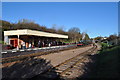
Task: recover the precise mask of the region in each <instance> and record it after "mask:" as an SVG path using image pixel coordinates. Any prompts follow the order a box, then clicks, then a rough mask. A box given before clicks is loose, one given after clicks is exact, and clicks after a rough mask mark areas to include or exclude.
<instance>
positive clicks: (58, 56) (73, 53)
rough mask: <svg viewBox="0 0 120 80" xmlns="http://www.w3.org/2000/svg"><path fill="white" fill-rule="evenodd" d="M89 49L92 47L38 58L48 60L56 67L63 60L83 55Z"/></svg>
mask: <svg viewBox="0 0 120 80" xmlns="http://www.w3.org/2000/svg"><path fill="white" fill-rule="evenodd" d="M90 48H92V46H87V47H84V48H78V49H73V50H67V51H61V52H58V53H54V54H48V55H42V56H40V57H39V58H44V59H47V60H50V61H51V64H52V65H53V66H57V65H59V64H60V63H62V62H64V61H65V60H68V59H70V58H72V57H75V56H76V55H78V54H80V53H83V52H85V51H86V50H88V49H90Z"/></svg>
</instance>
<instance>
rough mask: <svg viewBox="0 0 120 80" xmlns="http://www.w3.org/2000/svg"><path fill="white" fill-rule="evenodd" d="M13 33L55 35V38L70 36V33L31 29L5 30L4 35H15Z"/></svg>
mask: <svg viewBox="0 0 120 80" xmlns="http://www.w3.org/2000/svg"><path fill="white" fill-rule="evenodd" d="M13 35H33V36H43V37H54V38H68V35H62V34H55V33H49V32H43V31H36V30H29V29H20V30H9V31H4V36H13Z"/></svg>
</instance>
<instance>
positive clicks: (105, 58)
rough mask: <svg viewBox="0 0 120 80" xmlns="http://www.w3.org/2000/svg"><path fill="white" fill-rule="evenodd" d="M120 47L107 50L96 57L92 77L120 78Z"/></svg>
mask: <svg viewBox="0 0 120 80" xmlns="http://www.w3.org/2000/svg"><path fill="white" fill-rule="evenodd" d="M119 52H120V46H116V47H112V48H106V49H104V50H103V51H100V52H99V53H98V54H97V56H96V62H95V68H94V71H93V74H92V76H91V77H94V78H119V76H120V72H119V68H120V60H119V58H120V54H119Z"/></svg>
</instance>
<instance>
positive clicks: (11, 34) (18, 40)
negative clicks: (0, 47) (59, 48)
mask: <svg viewBox="0 0 120 80" xmlns="http://www.w3.org/2000/svg"><path fill="white" fill-rule="evenodd" d="M60 39H68V35H62V34H56V33H49V32H43V31H36V30H29V29H19V30H9V31H4V42H5V44H8V45H12V46H14V47H16V48H21V47H22V45H23V42H24V45H25V47H26V48H29V45H31V47H33V46H34V47H38V42H44V44H45V45H43V46H47V45H46V44H47V43H51V44H52V45H55V41H56V40H60ZM53 43H54V44H53Z"/></svg>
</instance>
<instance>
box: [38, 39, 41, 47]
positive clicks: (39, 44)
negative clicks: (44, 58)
mask: <svg viewBox="0 0 120 80" xmlns="http://www.w3.org/2000/svg"><path fill="white" fill-rule="evenodd" d="M38 47H39V48H40V47H41V42H40V40H39V42H38Z"/></svg>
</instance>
